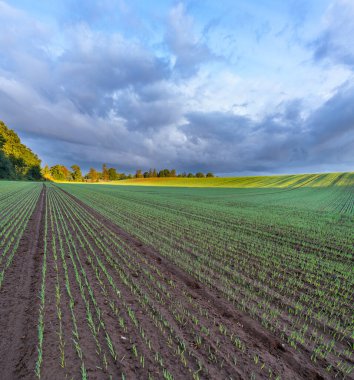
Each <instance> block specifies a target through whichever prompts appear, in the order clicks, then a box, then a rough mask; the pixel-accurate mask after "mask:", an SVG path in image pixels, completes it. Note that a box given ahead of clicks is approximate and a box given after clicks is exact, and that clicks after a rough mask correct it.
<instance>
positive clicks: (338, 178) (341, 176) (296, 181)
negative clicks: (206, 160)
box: [115, 172, 354, 188]
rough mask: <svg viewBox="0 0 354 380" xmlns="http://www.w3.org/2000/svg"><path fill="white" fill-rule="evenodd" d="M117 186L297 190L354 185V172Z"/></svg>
mask: <svg viewBox="0 0 354 380" xmlns="http://www.w3.org/2000/svg"><path fill="white" fill-rule="evenodd" d="M115 183H116V184H117V185H137V186H173V187H225V188H227V187H234V188H297V187H303V186H304V187H328V186H333V185H336V186H352V185H354V172H350V173H325V174H294V175H279V176H252V177H224V178H217V177H216V178H179V177H169V178H134V179H128V180H123V181H117V182H115Z"/></svg>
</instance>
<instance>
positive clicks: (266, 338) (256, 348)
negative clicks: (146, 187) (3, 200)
mask: <svg viewBox="0 0 354 380" xmlns="http://www.w3.org/2000/svg"><path fill="white" fill-rule="evenodd" d="M61 191H63V192H65V191H64V190H61ZM65 193H66V194H67V195H68V196H69V197H70V198H71V199H73V200H75V202H76V203H77V204H78V205H80V206H81V207H82V208H84V209H85V212H86V213H88V214H90V215H92V216H94V218H95V219H96V220H98V221H100V222H101V223H102V224H103V225H104V226H105V228H107V229H109V230H111V231H112V232H113V233H114V234H116V235H117V236H119V237H120V238H121V239H122V240H123V241H124V242H125V243H127V244H128V245H129V246H132V247H134V249H135V250H136V251H138V252H139V254H140V255H141V256H142V257H144V259H146V260H147V261H148V262H149V263H150V264H151V266H156V265H157V266H158V269H159V271H160V272H162V273H163V275H164V276H165V278H166V279H172V280H173V282H174V284H175V289H177V291H176V294H175V296H176V297H178V298H179V299H180V300H181V302H182V303H183V301H184V300H183V297H182V296H181V294H180V292H181V290H182V289H183V288H185V287H187V288H188V292H189V294H190V295H191V297H192V298H193V300H194V302H195V303H196V304H198V306H199V307H201V308H203V309H204V310H207V311H208V313H209V315H212V316H213V319H214V321H215V320H216V325H219V324H222V325H224V326H227V327H228V329H229V330H232V331H237V332H238V334H239V336H241V337H242V338H243V341H246V346H247V349H248V356H251V357H253V353H255V354H258V355H259V356H260V357H264V358H266V360H267V364H268V365H269V366H270V367H271V368H273V369H274V370H275V371H276V372H277V373H279V374H280V375H281V378H282V379H295V378H299V379H322V378H328V375H327V374H326V373H325V371H323V370H321V369H319V368H318V367H315V366H314V365H313V363H312V362H311V360H310V357H309V355H308V353H307V352H299V351H295V350H293V349H291V348H288V347H287V348H285V347H284V345H283V344H282V342H281V341H280V340H279V339H278V338H277V337H275V336H274V335H272V334H271V333H270V332H269V331H267V330H266V329H264V328H263V327H262V326H261V325H260V323H259V322H257V321H255V320H253V319H252V318H250V317H249V316H248V315H247V314H245V313H242V312H240V311H238V310H236V309H235V308H234V307H233V306H232V305H231V304H230V303H228V302H227V301H226V300H224V299H223V298H222V297H221V295H220V294H218V293H217V291H215V292H212V291H211V290H209V289H207V288H206V287H205V285H204V284H202V283H201V282H200V281H198V280H197V279H196V278H194V277H192V276H191V275H189V274H188V273H186V272H185V271H183V270H182V269H180V268H178V267H176V265H174V264H172V263H170V262H169V261H167V260H166V258H165V257H163V256H161V255H160V254H159V252H158V251H157V250H155V249H154V248H153V247H151V246H148V245H146V244H144V243H142V242H141V241H140V240H139V239H137V238H136V237H134V236H132V235H130V234H128V233H127V232H126V231H124V230H123V229H121V228H120V227H118V226H117V225H116V224H114V223H113V222H111V221H110V220H108V219H107V218H105V217H104V216H102V215H101V214H99V213H98V212H96V211H95V210H93V209H92V208H91V207H89V206H88V205H87V204H85V203H84V202H82V201H80V200H78V199H77V198H76V197H74V196H73V195H71V194H69V193H67V192H65ZM223 344H226V342H223ZM229 349H231V350H232V349H233V348H232V347H229ZM199 354H200V353H199ZM244 364H247V365H248V368H241V372H240V370H239V369H238V370H236V368H234V372H233V373H232V372H231V373H229V374H228V375H231V376H232V375H233V376H234V378H247V377H248V376H247V374H249V373H251V371H252V368H251V366H252V363H246V362H245V363H244ZM230 367H232V366H230ZM254 370H255V371H256V369H254ZM210 371H211V373H212V372H213V371H212V368H211V369H210ZM265 377H266V376H265Z"/></svg>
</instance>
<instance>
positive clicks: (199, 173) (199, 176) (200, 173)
mask: <svg viewBox="0 0 354 380" xmlns="http://www.w3.org/2000/svg"><path fill="white" fill-rule="evenodd" d="M195 176H196V177H197V178H203V177H205V175H204V173H202V172H198V173H195Z"/></svg>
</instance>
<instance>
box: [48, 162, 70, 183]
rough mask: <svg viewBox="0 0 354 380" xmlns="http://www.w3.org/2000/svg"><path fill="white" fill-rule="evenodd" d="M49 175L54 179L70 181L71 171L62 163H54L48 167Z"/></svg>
mask: <svg viewBox="0 0 354 380" xmlns="http://www.w3.org/2000/svg"><path fill="white" fill-rule="evenodd" d="M49 170H50V175H51V177H52V178H53V179H54V180H56V181H70V179H71V173H70V171H69V170H68V169H67V168H66V167H65V166H63V165H54V166H52V167H51V168H50V169H49Z"/></svg>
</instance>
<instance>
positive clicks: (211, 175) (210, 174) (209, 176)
mask: <svg viewBox="0 0 354 380" xmlns="http://www.w3.org/2000/svg"><path fill="white" fill-rule="evenodd" d="M206 177H208V178H211V177H214V174H213V173H211V172H209V173H207V174H206Z"/></svg>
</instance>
